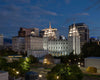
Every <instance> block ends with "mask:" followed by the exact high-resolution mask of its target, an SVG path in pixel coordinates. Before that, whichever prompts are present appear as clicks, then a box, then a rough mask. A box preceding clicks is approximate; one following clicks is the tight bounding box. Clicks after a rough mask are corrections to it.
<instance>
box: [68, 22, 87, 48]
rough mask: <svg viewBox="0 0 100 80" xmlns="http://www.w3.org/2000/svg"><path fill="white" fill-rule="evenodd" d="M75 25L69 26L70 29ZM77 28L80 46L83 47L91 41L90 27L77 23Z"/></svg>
mask: <svg viewBox="0 0 100 80" xmlns="http://www.w3.org/2000/svg"><path fill="white" fill-rule="evenodd" d="M73 25H74V24H72V25H70V26H69V29H72V28H73ZM75 27H76V28H77V30H78V32H79V35H80V46H81V47H82V46H83V45H84V43H86V42H88V41H89V29H88V26H87V25H86V24H84V23H76V24H75Z"/></svg>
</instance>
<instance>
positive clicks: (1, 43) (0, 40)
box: [0, 34, 3, 46]
mask: <svg viewBox="0 0 100 80" xmlns="http://www.w3.org/2000/svg"><path fill="white" fill-rule="evenodd" d="M0 46H3V35H2V34H0Z"/></svg>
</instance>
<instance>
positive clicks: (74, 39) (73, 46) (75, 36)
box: [68, 24, 80, 54]
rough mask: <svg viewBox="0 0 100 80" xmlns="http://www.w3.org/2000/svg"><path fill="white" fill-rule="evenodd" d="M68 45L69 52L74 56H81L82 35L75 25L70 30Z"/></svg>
mask: <svg viewBox="0 0 100 80" xmlns="http://www.w3.org/2000/svg"><path fill="white" fill-rule="evenodd" d="M68 44H69V52H72V51H73V53H74V54H80V35H79V32H78V30H77V28H76V27H75V24H74V25H73V27H72V28H70V30H69V34H68Z"/></svg>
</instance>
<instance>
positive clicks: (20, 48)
mask: <svg viewBox="0 0 100 80" xmlns="http://www.w3.org/2000/svg"><path fill="white" fill-rule="evenodd" d="M12 50H13V51H15V52H25V38H24V37H18V36H16V37H13V38H12Z"/></svg>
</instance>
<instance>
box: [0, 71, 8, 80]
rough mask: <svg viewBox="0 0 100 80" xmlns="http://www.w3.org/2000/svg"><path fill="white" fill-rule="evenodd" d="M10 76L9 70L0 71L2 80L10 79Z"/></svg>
mask: <svg viewBox="0 0 100 80" xmlns="http://www.w3.org/2000/svg"><path fill="white" fill-rule="evenodd" d="M8 76H9V74H8V72H5V71H0V80H9V79H8Z"/></svg>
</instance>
